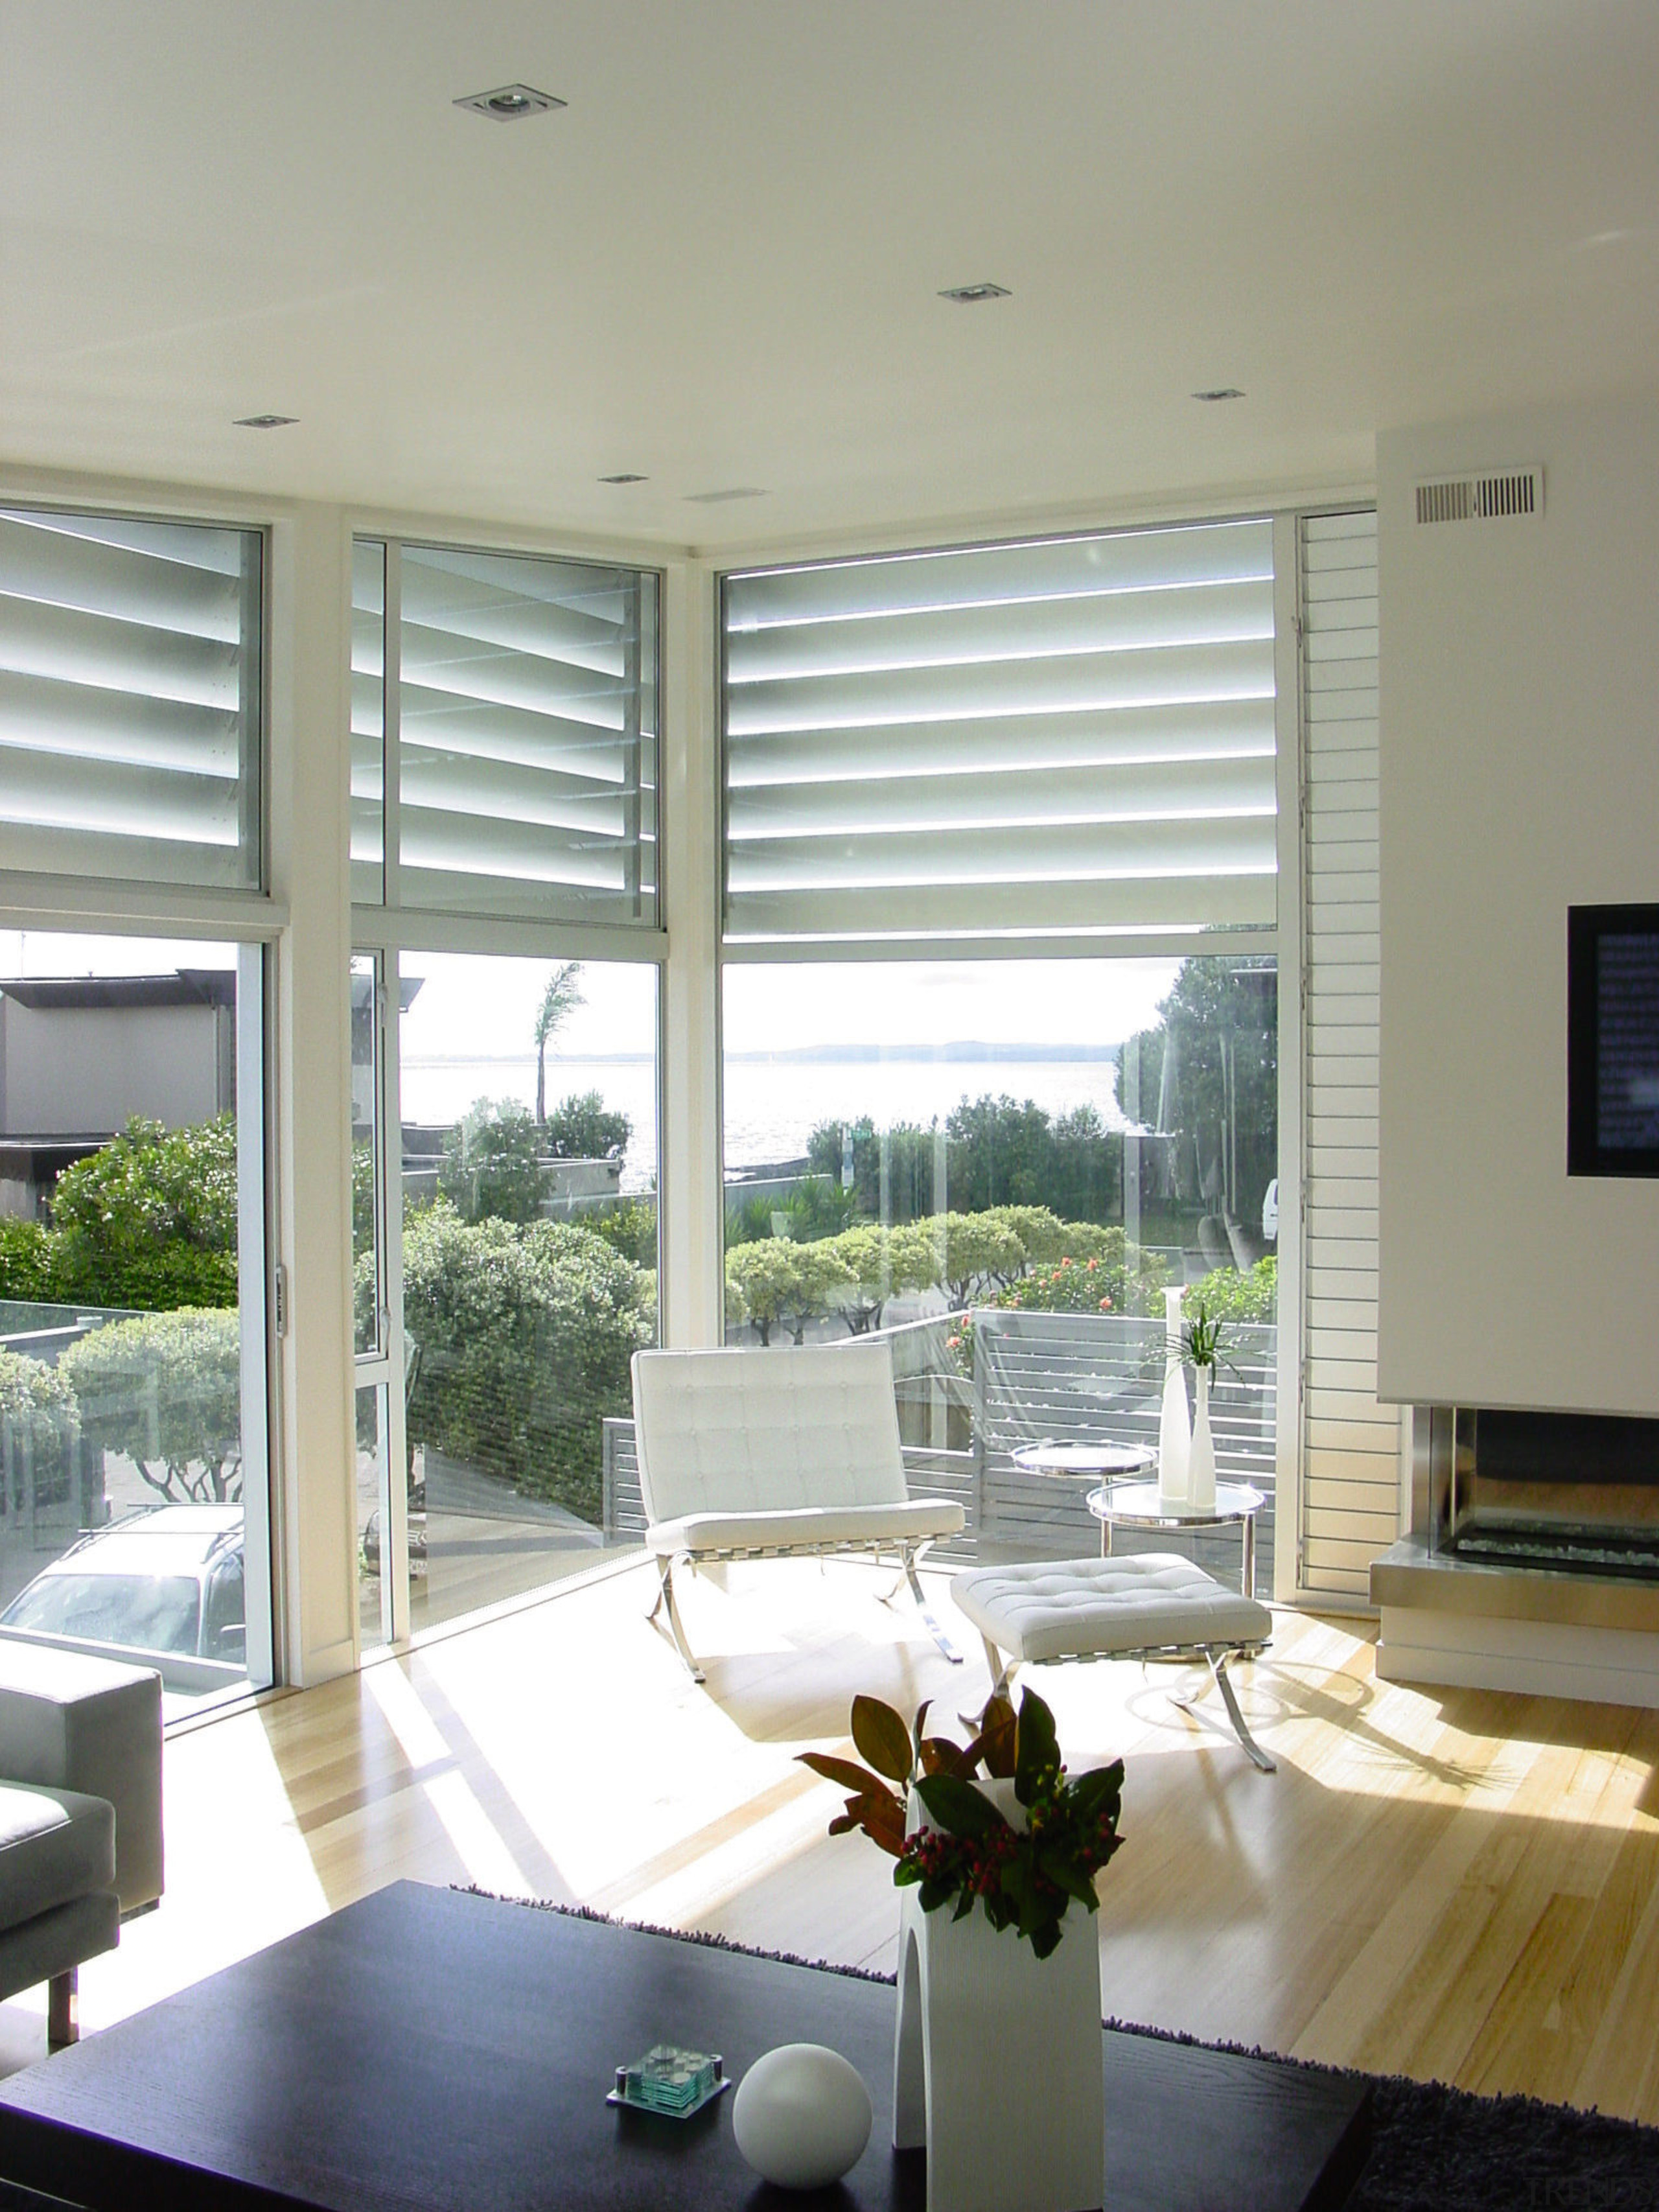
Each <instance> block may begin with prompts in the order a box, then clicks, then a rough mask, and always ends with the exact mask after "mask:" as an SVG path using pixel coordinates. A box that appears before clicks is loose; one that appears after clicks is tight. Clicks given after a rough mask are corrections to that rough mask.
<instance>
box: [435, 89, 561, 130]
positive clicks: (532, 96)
mask: <svg viewBox="0 0 1659 2212" xmlns="http://www.w3.org/2000/svg"><path fill="white" fill-rule="evenodd" d="M455 105H456V106H457V107H470V108H471V110H472V112H473V113H474V114H475V115H487V116H488V117H489V119H490V121H491V122H492V123H517V122H519V121H520V120H521V119H522V118H524V117H525V116H526V115H544V114H546V112H547V111H548V110H549V109H550V108H551V107H564V106H568V102H567V101H565V100H556V99H555V97H554V96H553V94H551V93H550V92H538V91H537V89H536V88H535V86H534V85H533V84H498V85H497V86H496V88H495V91H494V92H470V93H468V94H467V96H466V98H465V100H457V101H456V102H455Z"/></svg>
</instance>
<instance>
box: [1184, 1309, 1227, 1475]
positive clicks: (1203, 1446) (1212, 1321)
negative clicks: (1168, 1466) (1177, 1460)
mask: <svg viewBox="0 0 1659 2212" xmlns="http://www.w3.org/2000/svg"><path fill="white" fill-rule="evenodd" d="M1226 1325H1227V1324H1226V1322H1225V1321H1224V1320H1223V1319H1222V1317H1221V1316H1220V1315H1219V1314H1214V1313H1212V1312H1211V1311H1210V1310H1209V1309H1208V1307H1207V1306H1206V1304H1205V1303H1204V1301H1203V1299H1202V1298H1200V1299H1198V1300H1197V1302H1196V1303H1195V1304H1194V1307H1193V1310H1192V1312H1191V1313H1190V1314H1188V1316H1187V1318H1186V1320H1185V1321H1184V1322H1182V1328H1181V1350H1182V1358H1184V1360H1185V1361H1186V1363H1187V1364H1188V1366H1189V1367H1190V1368H1191V1369H1192V1370H1193V1434H1192V1441H1191V1443H1189V1444H1188V1447H1187V1510H1188V1512H1191V1513H1210V1512H1213V1511H1214V1510H1215V1437H1214V1435H1213V1433H1212V1431H1211V1428H1210V1392H1211V1390H1212V1388H1213V1387H1214V1383H1215V1376H1216V1370H1217V1368H1218V1366H1220V1365H1222V1364H1224V1363H1223V1361H1222V1358H1221V1339H1222V1334H1223V1332H1224V1331H1225V1328H1226Z"/></svg>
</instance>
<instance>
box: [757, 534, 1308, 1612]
mask: <svg viewBox="0 0 1659 2212" xmlns="http://www.w3.org/2000/svg"><path fill="white" fill-rule="evenodd" d="M723 648H724V669H723V675H724V682H723V688H722V706H723V736H724V762H725V821H726V841H725V852H724V890H725V896H724V945H723V958H724V965H723V975H722V986H721V991H722V1006H723V1121H724V1161H725V1177H726V1188H725V1225H726V1227H725V1236H726V1245H725V1275H726V1314H727V1334H728V1339H729V1340H730V1341H732V1342H733V1343H738V1344H748V1345H750V1346H755V1347H757V1348H759V1347H762V1346H769V1345H773V1344H777V1343H781V1342H798V1343H799V1342H805V1341H825V1342H834V1341H838V1340H846V1339H847V1337H848V1335H849V1334H863V1333H866V1332H872V1331H879V1332H880V1333H881V1334H884V1335H885V1336H886V1337H887V1338H888V1340H889V1341H890V1344H891V1346H892V1350H893V1357H894V1365H895V1375H896V1384H897V1389H898V1392H899V1399H900V1411H901V1430H902V1435H903V1436H904V1437H905V1440H906V1443H907V1445H908V1447H909V1448H910V1449H911V1450H912V1453H913V1455H915V1466H916V1468H917V1471H918V1473H919V1474H921V1475H922V1476H923V1477H924V1479H927V1480H933V1481H934V1482H936V1483H937V1482H939V1481H946V1480H948V1481H950V1482H951V1483H953V1484H954V1486H956V1488H957V1493H958V1494H960V1495H961V1496H962V1497H963V1499H964V1502H965V1503H966V1504H968V1506H969V1531H968V1535H967V1538H966V1540H965V1544H964V1548H966V1549H969V1550H972V1551H975V1552H976V1553H978V1555H979V1556H981V1557H994V1556H1007V1555H1009V1554H1011V1553H1014V1554H1020V1553H1024V1554H1029V1553H1031V1552H1033V1551H1034V1550H1040V1549H1042V1548H1054V1549H1065V1550H1075V1549H1077V1548H1078V1547H1079V1544H1080V1543H1081V1544H1083V1545H1084V1546H1085V1547H1086V1546H1087V1545H1089V1544H1091V1543H1092V1542H1093V1541H1095V1533H1096V1532H1095V1531H1094V1528H1093V1527H1092V1524H1091V1521H1090V1519H1089V1517H1088V1516H1087V1515H1086V1513H1085V1510H1084V1501H1083V1492H1082V1488H1081V1486H1077V1485H1073V1486H1070V1487H1069V1488H1068V1487H1067V1486H1066V1485H1064V1484H1060V1485H1056V1484H1055V1483H1054V1481H1052V1480H1047V1479H1045V1478H1043V1477H1042V1476H1040V1475H1034V1474H1031V1473H1030V1472H1029V1471H1028V1470H1027V1469H1026V1468H1023V1467H1022V1465H1021V1464H1020V1462H1019V1461H1018V1458H1017V1457H1016V1454H1017V1453H1018V1452H1019V1451H1020V1450H1021V1449H1022V1447H1024V1446H1026V1445H1029V1444H1030V1443H1041V1442H1042V1441H1044V1440H1052V1439H1055V1438H1064V1439H1071V1440H1074V1441H1079V1442H1102V1443H1104V1442H1112V1441H1116V1442H1124V1443H1146V1442H1150V1441H1151V1440H1152V1439H1153V1438H1154V1437H1155V1436H1156V1432H1157V1425H1158V1395H1159V1390H1160V1387H1161V1382H1162V1376H1163V1369H1164V1332H1165V1321H1166V1313H1167V1306H1166V1300H1165V1295H1164V1294H1165V1292H1166V1291H1167V1290H1169V1289H1170V1288H1174V1289H1176V1290H1177V1291H1181V1292H1182V1293H1184V1300H1185V1306H1184V1310H1186V1311H1187V1312H1188V1314H1190V1313H1191V1312H1192V1311H1194V1310H1195V1308H1196V1305H1197V1304H1198V1302H1199V1301H1200V1300H1201V1301H1202V1302H1203V1303H1204V1304H1205V1305H1206V1309H1207V1310H1209V1311H1210V1312H1212V1313H1215V1312H1217V1311H1219V1312H1220V1313H1221V1314H1222V1315H1223V1316H1225V1341H1224V1356H1225V1357H1226V1358H1227V1360H1228V1364H1227V1365H1226V1366H1225V1367H1224V1368H1223V1370H1221V1373H1220V1375H1219V1376H1218V1389H1217V1391H1216V1394H1215V1419H1216V1426H1217V1431H1218V1455H1219V1462H1220V1465H1221V1468H1222V1472H1223V1474H1224V1476H1225V1475H1228V1474H1231V1475H1232V1476H1233V1477H1235V1478H1237V1479H1240V1480H1251V1481H1253V1482H1254V1483H1255V1485H1256V1486H1257V1487H1259V1488H1260V1489H1261V1491H1262V1492H1263V1493H1264V1495H1265V1497H1266V1499H1267V1521H1268V1525H1271V1510H1272V1496H1273V1471H1274V1465H1275V1455H1276V1449H1277V1428H1278V1415H1277V1405H1276V1389H1275V1382H1276V1362H1277V1282H1276V1277H1277V1237H1278V1188H1277V1176H1278V1164H1279V1129H1278V1113H1279V1083H1278V1032H1279V1023H1278V951H1279V945H1278V935H1277V922H1278V900H1277V890H1278V886H1277V880H1276V878H1277V854H1278V834H1279V833H1278V822H1277V812H1278V807H1277V789H1278V742H1277V726H1276V725H1277V714H1276V696H1275V695H1276V684H1275V656H1274V560H1273V526H1272V524H1271V523H1269V522H1267V521H1247V522H1242V523H1227V524H1218V525H1206V526H1187V527H1180V528H1170V529H1167V530H1152V531H1136V532H1115V533H1101V534H1094V535H1090V536H1086V537H1078V538H1065V539H1060V540H1045V541H1041V542H1034V543H1027V544H1016V545H1001V546H985V547H975V548H969V549H963V550H954V551H941V552H937V553H929V554H922V555H913V556H889V557H883V558H877V559H870V560H852V561H845V562H828V563H818V564H814V565H811V566H810V567H805V568H799V567H798V568H785V569H771V570H765V571H753V572H750V573H746V574H737V575H733V576H731V577H729V578H728V579H727V580H726V586H725V595H724V623H723ZM1271 1550H1272V1547H1271V1544H1270V1543H1264V1544H1263V1545H1262V1546H1261V1553H1260V1556H1261V1558H1262V1559H1263V1560H1264V1562H1265V1560H1266V1559H1267V1558H1268V1557H1270V1555H1271ZM1221 1556H1222V1553H1221V1551H1219V1550H1218V1558H1220V1557H1221ZM1231 1561H1232V1562H1233V1563H1235V1564H1236V1561H1237V1541H1236V1539H1235V1540H1233V1541H1231ZM1265 1578H1266V1577H1265V1571H1264V1574H1263V1580H1264V1581H1265Z"/></svg>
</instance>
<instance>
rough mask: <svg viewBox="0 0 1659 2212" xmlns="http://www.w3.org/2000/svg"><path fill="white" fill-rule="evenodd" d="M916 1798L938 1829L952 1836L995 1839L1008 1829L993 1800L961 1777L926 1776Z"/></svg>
mask: <svg viewBox="0 0 1659 2212" xmlns="http://www.w3.org/2000/svg"><path fill="white" fill-rule="evenodd" d="M916 1795H917V1796H918V1797H920V1798H921V1802H922V1803H923V1804H924V1805H925V1806H926V1807H927V1810H928V1812H929V1814H931V1815H932V1816H933V1820H935V1821H937V1822H938V1824H939V1826H940V1827H941V1828H943V1829H945V1831H946V1832H947V1833H949V1834H951V1835H952V1836H989V1835H994V1834H995V1832H997V1830H998V1829H999V1828H1006V1826H1008V1823H1007V1821H1006V1820H1004V1819H1003V1817H1002V1815H1001V1814H1000V1813H999V1812H998V1810H997V1808H996V1807H995V1806H994V1804H993V1803H992V1802H991V1801H990V1799H989V1798H988V1797H987V1796H985V1795H984V1794H983V1793H982V1791H981V1790H975V1787H974V1785H973V1784H972V1783H971V1782H964V1781H963V1779H962V1778H961V1777H960V1776H959V1775H956V1774H927V1775H924V1776H923V1777H922V1778H921V1781H920V1782H918V1783H917V1784H916Z"/></svg>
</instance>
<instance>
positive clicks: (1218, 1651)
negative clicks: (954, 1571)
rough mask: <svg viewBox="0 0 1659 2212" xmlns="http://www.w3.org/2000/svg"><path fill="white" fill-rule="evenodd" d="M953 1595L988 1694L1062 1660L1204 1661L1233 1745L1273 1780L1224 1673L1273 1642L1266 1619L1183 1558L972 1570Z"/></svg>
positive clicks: (1249, 1600)
mask: <svg viewBox="0 0 1659 2212" xmlns="http://www.w3.org/2000/svg"><path fill="white" fill-rule="evenodd" d="M951 1596H952V1597H953V1598H954V1600H955V1601H956V1604H957V1610H958V1612H960V1613H963V1614H965V1615H966V1617H967V1618H968V1620H970V1621H972V1623H973V1625H974V1626H975V1628H977V1629H978V1631H979V1632H980V1634H981V1637H982V1638H984V1640H985V1654H986V1657H987V1659H988V1661H989V1662H990V1667H991V1681H992V1685H993V1686H994V1688H997V1689H1001V1688H1002V1687H1004V1686H1006V1683H1007V1682H1008V1680H1009V1678H1010V1677H1011V1676H1012V1674H1013V1671H1014V1669H1015V1668H1016V1667H1022V1666H1042V1665H1044V1664H1046V1663H1048V1662H1053V1661H1056V1660H1062V1659H1202V1660H1204V1661H1205V1662H1206V1663H1207V1665H1208V1667H1209V1669H1210V1672H1211V1674H1212V1676H1213V1677H1214V1680H1215V1686H1216V1687H1217V1689H1218V1691H1219V1692H1220V1693H1221V1700H1222V1703H1223V1704H1224V1705H1225V1706H1226V1708H1227V1717H1228V1719H1229V1720H1230V1721H1231V1723H1232V1725H1233V1729H1234V1730H1235V1732H1236V1734H1237V1737H1238V1740H1239V1741H1240V1743H1242V1744H1243V1747H1244V1749H1245V1750H1246V1751H1247V1752H1248V1753H1249V1756H1250V1758H1251V1759H1253V1760H1254V1761H1255V1765H1257V1766H1259V1767H1260V1768H1261V1771H1263V1773H1265V1774H1272V1773H1273V1772H1274V1771H1276V1770H1275V1768H1274V1764H1273V1760H1272V1759H1269V1758H1268V1756H1267V1753H1266V1752H1265V1751H1263V1750H1262V1748H1261V1746H1260V1744H1258V1743H1257V1742H1256V1741H1255V1738H1254V1737H1253V1736H1252V1735H1251V1734H1250V1732H1249V1729H1248V1728H1246V1727H1245V1725H1244V1716H1243V1714H1242V1713H1241V1712H1240V1711H1239V1710H1238V1700H1237V1698H1236V1697H1235V1696H1234V1695H1233V1686H1232V1684H1231V1682H1230V1681H1229V1680H1227V1676H1226V1671H1225V1670H1226V1667H1227V1662H1229V1660H1231V1659H1237V1658H1241V1657H1244V1658H1254V1657H1255V1655H1256V1653H1257V1652H1258V1651H1260V1650H1262V1649H1263V1648H1264V1646H1265V1645H1266V1644H1268V1643H1269V1642H1270V1641H1271V1639H1272V1637H1273V1615H1272V1613H1269V1612H1268V1610H1267V1607H1266V1606H1265V1605H1259V1604H1258V1603H1257V1602H1256V1601H1255V1598H1253V1597H1239V1596H1237V1595H1236V1594H1235V1593H1234V1592H1233V1591H1231V1590H1230V1589H1223V1587H1222V1585H1221V1584H1220V1583H1218V1582H1217V1581H1216V1579H1215V1577H1213V1576H1212V1575H1206V1573H1205V1571H1204V1570H1203V1568H1202V1567H1198V1566H1194V1564H1193V1562H1192V1561H1191V1560H1190V1559H1179V1558H1177V1557H1176V1555H1175V1554H1174V1553H1170V1552H1145V1553H1141V1554H1140V1555H1139V1557H1138V1558H1130V1559H1121V1558H1114V1559H1056V1560H1040V1561H1033V1562H1032V1563H1031V1564H1030V1565H1023V1566H1012V1567H979V1568H975V1570H974V1571H972V1572H971V1573H969V1574H963V1575H957V1576H956V1577H953V1579H952V1581H951Z"/></svg>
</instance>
